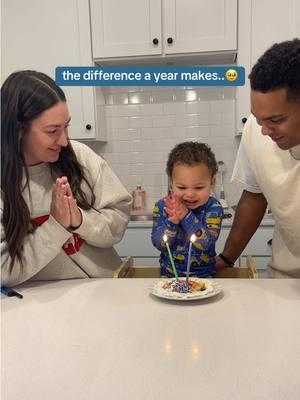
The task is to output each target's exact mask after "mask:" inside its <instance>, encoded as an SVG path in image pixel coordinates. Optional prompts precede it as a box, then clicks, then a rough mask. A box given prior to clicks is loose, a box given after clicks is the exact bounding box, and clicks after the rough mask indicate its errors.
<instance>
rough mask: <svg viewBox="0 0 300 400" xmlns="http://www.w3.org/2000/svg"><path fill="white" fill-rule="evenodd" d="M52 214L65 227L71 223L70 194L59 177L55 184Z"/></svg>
mask: <svg viewBox="0 0 300 400" xmlns="http://www.w3.org/2000/svg"><path fill="white" fill-rule="evenodd" d="M50 214H51V215H52V216H53V218H55V219H56V221H57V222H58V223H59V224H61V225H62V226H63V227H65V228H68V227H69V226H70V225H71V215H70V207H69V202H68V196H67V195H66V192H65V189H64V187H63V185H62V184H61V182H60V179H59V178H58V179H56V182H55V184H54V185H53V191H52V201H51V204H50Z"/></svg>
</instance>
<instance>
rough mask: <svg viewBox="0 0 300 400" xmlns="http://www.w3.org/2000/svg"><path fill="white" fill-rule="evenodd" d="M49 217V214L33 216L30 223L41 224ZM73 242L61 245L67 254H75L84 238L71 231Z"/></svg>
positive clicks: (36, 225)
mask: <svg viewBox="0 0 300 400" xmlns="http://www.w3.org/2000/svg"><path fill="white" fill-rule="evenodd" d="M48 219H49V215H41V216H40V217H37V218H34V219H33V220H32V224H33V225H34V226H35V227H38V226H41V225H43V223H44V222H46V221H47V220H48ZM73 241H74V244H73V243H66V244H64V245H63V247H62V248H63V251H64V252H65V253H66V254H68V255H71V254H75V253H77V252H78V251H79V250H80V247H81V245H82V243H84V240H83V239H81V237H80V235H78V233H73Z"/></svg>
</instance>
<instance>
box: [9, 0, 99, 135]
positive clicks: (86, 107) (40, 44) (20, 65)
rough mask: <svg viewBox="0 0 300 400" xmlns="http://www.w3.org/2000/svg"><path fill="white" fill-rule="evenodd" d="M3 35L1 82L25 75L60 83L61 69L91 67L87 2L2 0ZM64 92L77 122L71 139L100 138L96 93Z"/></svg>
mask: <svg viewBox="0 0 300 400" xmlns="http://www.w3.org/2000/svg"><path fill="white" fill-rule="evenodd" d="M2 33H3V35H2V79H5V78H6V77H7V76H8V75H9V74H10V73H12V72H14V71H16V70H22V69H33V70H38V71H41V72H44V73H46V74H48V75H49V76H51V77H52V78H55V68H56V67H57V66H63V65H69V66H80V65H91V63H92V57H91V38H90V25H89V2H88V0H65V1H63V2H61V1H60V0H44V1H39V0H27V1H23V2H22V1H19V0H3V1H2ZM63 90H64V92H65V94H66V97H67V100H68V104H69V108H70V112H71V116H72V121H71V124H70V129H69V133H70V137H71V138H73V139H79V138H81V139H90V138H95V136H96V133H95V132H96V126H95V110H94V104H95V102H94V92H93V88H92V87H67V86H65V87H63ZM88 128H90V129H88Z"/></svg>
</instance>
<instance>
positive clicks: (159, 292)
mask: <svg viewBox="0 0 300 400" xmlns="http://www.w3.org/2000/svg"><path fill="white" fill-rule="evenodd" d="M179 279H180V280H185V278H179ZM191 279H192V280H194V281H202V282H203V281H204V282H205V286H206V289H205V290H202V291H199V292H194V293H178V292H171V291H169V290H166V289H164V288H163V285H164V284H165V283H166V282H172V281H174V279H169V280H167V279H166V280H162V281H159V282H157V283H155V284H154V285H153V286H152V287H151V293H152V294H153V295H154V296H157V297H161V298H162V299H168V300H183V301H187V300H200V299H207V298H209V297H213V296H216V295H217V294H219V293H220V292H221V291H222V287H221V285H220V284H218V283H216V282H214V281H212V280H210V279H200V278H191Z"/></svg>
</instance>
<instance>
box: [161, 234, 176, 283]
mask: <svg viewBox="0 0 300 400" xmlns="http://www.w3.org/2000/svg"><path fill="white" fill-rule="evenodd" d="M163 241H164V242H165V243H166V246H167V249H168V254H169V259H170V261H171V265H172V268H173V272H174V276H175V279H176V281H178V275H177V271H176V267H175V264H174V261H173V257H172V254H171V250H170V246H169V243H168V236H167V235H164V236H163Z"/></svg>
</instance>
